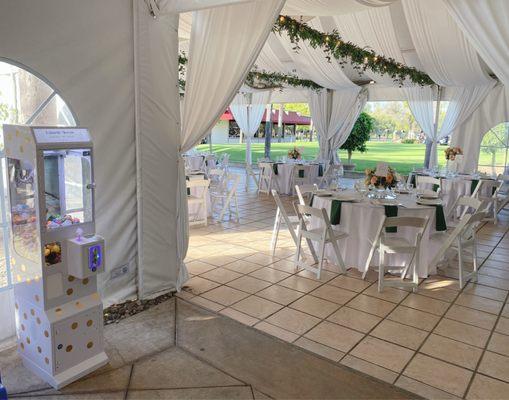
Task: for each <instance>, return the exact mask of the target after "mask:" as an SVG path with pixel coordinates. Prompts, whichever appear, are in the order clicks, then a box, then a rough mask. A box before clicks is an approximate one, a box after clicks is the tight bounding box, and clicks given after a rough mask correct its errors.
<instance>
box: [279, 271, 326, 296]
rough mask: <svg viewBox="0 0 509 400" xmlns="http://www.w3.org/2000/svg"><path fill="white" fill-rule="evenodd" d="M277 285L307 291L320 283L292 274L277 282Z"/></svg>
mask: <svg viewBox="0 0 509 400" xmlns="http://www.w3.org/2000/svg"><path fill="white" fill-rule="evenodd" d="M279 285H281V286H284V287H287V288H289V289H293V290H297V291H299V292H303V293H308V292H311V291H312V290H313V289H316V288H317V287H318V286H320V285H322V283H321V282H318V281H315V280H312V279H308V278H303V277H301V276H297V275H293V276H290V277H289V278H286V279H285V280H283V281H281V282H279Z"/></svg>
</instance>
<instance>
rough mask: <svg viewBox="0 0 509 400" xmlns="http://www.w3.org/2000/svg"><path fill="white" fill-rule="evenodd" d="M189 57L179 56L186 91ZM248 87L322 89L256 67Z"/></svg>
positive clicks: (250, 72)
mask: <svg viewBox="0 0 509 400" xmlns="http://www.w3.org/2000/svg"><path fill="white" fill-rule="evenodd" d="M186 64H187V56H186V54H185V53H180V54H179V87H180V89H181V90H184V89H185V86H186V81H185V70H186V69H185V66H186ZM245 83H246V84H247V85H248V86H251V87H252V88H253V89H282V88H283V87H284V86H293V87H302V88H307V89H311V90H319V89H322V87H321V86H320V85H318V84H316V83H315V82H313V81H310V80H309V79H301V78H299V77H298V76H297V75H292V74H282V73H279V72H269V71H265V70H261V71H260V70H258V69H256V67H255V68H254V69H253V70H252V71H249V72H248V74H247V77H246V80H245Z"/></svg>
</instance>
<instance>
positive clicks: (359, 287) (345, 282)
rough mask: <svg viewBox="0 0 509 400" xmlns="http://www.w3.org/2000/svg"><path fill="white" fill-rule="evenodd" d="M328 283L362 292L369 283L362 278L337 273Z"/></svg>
mask: <svg viewBox="0 0 509 400" xmlns="http://www.w3.org/2000/svg"><path fill="white" fill-rule="evenodd" d="M329 285H333V286H338V287H340V288H343V289H348V290H351V291H353V292H362V291H363V290H364V289H366V288H368V287H369V286H370V285H371V283H370V282H367V281H363V280H362V279H356V278H351V277H349V276H346V275H339V276H338V277H337V278H334V279H333V280H331V281H330V282H329Z"/></svg>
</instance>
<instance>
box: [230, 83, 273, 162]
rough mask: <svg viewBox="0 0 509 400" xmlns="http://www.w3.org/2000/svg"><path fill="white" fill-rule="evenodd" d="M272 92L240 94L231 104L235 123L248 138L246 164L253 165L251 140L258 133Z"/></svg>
mask: <svg viewBox="0 0 509 400" xmlns="http://www.w3.org/2000/svg"><path fill="white" fill-rule="evenodd" d="M270 95H271V92H270V91H268V90H266V91H261V92H254V93H239V94H238V95H237V96H235V98H234V99H233V102H232V104H230V111H231V112H232V115H233V118H235V122H237V125H238V126H239V128H240V130H241V131H242V132H243V133H244V137H245V138H246V164H249V165H251V138H252V137H253V136H254V134H255V133H256V132H257V131H258V128H259V127H260V123H261V122H262V118H263V112H264V111H265V107H266V105H267V104H268V103H269V101H270Z"/></svg>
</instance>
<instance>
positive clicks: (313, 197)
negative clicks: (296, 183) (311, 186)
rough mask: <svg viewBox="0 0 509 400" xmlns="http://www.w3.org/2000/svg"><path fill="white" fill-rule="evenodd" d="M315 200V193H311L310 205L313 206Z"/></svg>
mask: <svg viewBox="0 0 509 400" xmlns="http://www.w3.org/2000/svg"><path fill="white" fill-rule="evenodd" d="M314 200H315V195H314V194H312V195H311V200H310V201H309V207H313V201H314Z"/></svg>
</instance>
